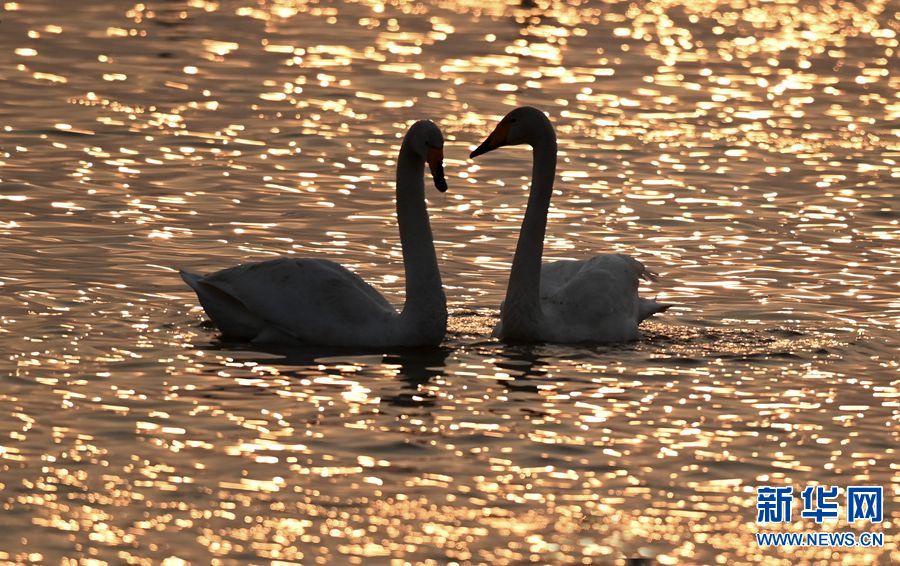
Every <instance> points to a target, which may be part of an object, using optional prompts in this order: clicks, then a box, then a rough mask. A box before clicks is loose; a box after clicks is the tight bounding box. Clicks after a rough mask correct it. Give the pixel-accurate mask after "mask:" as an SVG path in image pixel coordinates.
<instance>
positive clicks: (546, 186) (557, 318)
mask: <svg viewBox="0 0 900 566" xmlns="http://www.w3.org/2000/svg"><path fill="white" fill-rule="evenodd" d="M518 144H528V145H530V146H531V147H532V149H533V153H534V163H533V169H532V181H531V192H530V194H529V197H528V208H527V209H526V210H525V219H524V220H523V221H522V229H521V231H520V232H519V243H518V245H517V246H516V254H515V257H514V258H513V264H512V271H511V272H510V274H509V284H508V286H507V289H506V300H505V301H504V302H503V305H502V306H501V307H500V322H499V323H498V324H497V326H496V327H495V328H494V336H495V337H497V338H500V339H503V340H513V341H523V342H556V343H576V342H620V341H626V340H634V339H636V338H637V337H638V336H639V332H638V324H640V322H641V321H642V320H644V319H645V318H647V317H649V316H651V315H653V314H655V313H658V312H661V311H664V310H666V309H667V308H668V307H669V306H671V305H666V304H660V303H657V302H656V301H653V300H648V299H642V298H640V297H639V296H638V282H639V279H641V278H644V279H647V280H652V279H654V278H655V274H653V273H652V272H650V271H648V270H647V269H645V268H644V266H643V265H642V264H641V262H639V261H638V260H636V259H634V258H631V257H628V256H626V255H621V254H609V255H598V256H594V257H592V258H590V259H587V260H583V261H556V262H553V263H548V264H546V265H544V266H543V267H542V266H541V255H542V253H543V250H544V230H545V228H546V226H547V211H548V209H549V208H550V196H551V195H552V194H553V178H554V176H555V174H556V132H555V131H554V130H553V124H551V123H550V120H548V119H547V117H546V116H545V115H544V113H543V112H541V111H540V110H538V109H536V108H531V107H528V106H524V107H521V108H516V109H515V110H513V111H512V112H510V113H509V114H507V115H506V116H505V117H504V118H503V120H501V121H500V123H499V124H497V127H496V128H495V129H494V131H493V132H492V133H491V135H490V136H488V138H487V139H486V140H485V141H484V143H482V144H481V145H480V146H478V148H477V149H476V150H475V151H473V152H472V154H471V155H470V157H473V158H474V157H476V156H478V155H481V154H483V153H487V152H489V151H492V150H494V149H497V148H498V147H503V146H505V145H518Z"/></svg>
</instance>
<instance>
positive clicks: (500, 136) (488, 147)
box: [469, 122, 509, 159]
mask: <svg viewBox="0 0 900 566" xmlns="http://www.w3.org/2000/svg"><path fill="white" fill-rule="evenodd" d="M508 134H509V123H508V122H500V123H499V124H497V127H496V128H494V131H493V132H491V135H489V136H488V137H487V139H486V140H484V142H482V144H481V145H479V146H478V147H477V148H475V151H473V152H472V153H470V154H469V159H474V158H476V157H478V156H479V155H481V154H483V153H487V152H489V151H494V150H495V149H497V148H498V147H503V146H504V145H506V136H507V135H508Z"/></svg>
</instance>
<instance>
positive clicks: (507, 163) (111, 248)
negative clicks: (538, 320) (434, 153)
mask: <svg viewBox="0 0 900 566" xmlns="http://www.w3.org/2000/svg"><path fill="white" fill-rule="evenodd" d="M0 6H2V7H3V9H4V11H3V12H2V13H0V78H2V84H3V88H2V93H0V179H2V182H0V265H2V270H0V373H2V376H0V508H2V515H0V524H2V526H3V529H2V531H0V560H9V561H27V560H33V561H40V560H44V561H47V562H48V563H59V562H60V560H62V559H63V558H65V557H69V558H78V557H85V558H94V559H97V560H101V561H105V562H108V563H123V562H131V563H140V562H152V563H155V562H159V561H160V560H163V559H167V558H168V559H169V560H170V562H171V563H177V562H178V559H181V560H185V561H189V562H193V563H198V564H202V563H208V562H210V561H213V560H222V561H225V562H244V561H255V562H261V561H266V560H281V561H286V562H302V563H309V564H340V563H365V564H370V563H384V562H389V561H390V560H391V559H395V560H399V561H400V562H402V561H404V560H405V561H408V562H411V563H414V562H422V561H430V562H431V563H437V564H444V563H448V562H452V561H456V562H459V563H476V562H490V563H495V564H518V563H528V562H541V563H591V562H595V563H616V562H624V561H625V560H626V559H629V558H640V557H644V558H652V559H654V560H655V561H657V562H658V563H660V564H670V563H705V564H710V563H727V564H735V563H746V562H755V561H758V560H760V559H762V558H764V557H765V558H767V559H769V560H771V561H773V562H782V563H785V564H792V563H794V564H795V563H799V562H811V561H826V562H833V563H840V562H844V563H847V564H863V563H879V562H880V563H889V562H890V561H891V559H893V560H895V561H896V560H898V559H900V554H898V550H897V542H896V539H895V538H893V536H892V534H893V533H896V522H897V521H898V520H900V515H898V510H897V507H896V504H895V503H894V497H893V495H892V494H893V493H895V492H896V491H897V489H898V487H897V486H898V478H900V472H898V470H900V467H898V466H900V464H898V458H897V451H896V446H897V443H898V437H900V435H898V426H897V418H898V389H897V374H898V371H897V369H898V365H900V360H898V344H900V340H898V338H900V335H898V319H900V300H898V290H900V288H898V284H900V281H898V273H900V263H898V258H900V245H898V236H900V225H898V220H900V215H898V212H897V208H898V193H900V165H898V160H900V147H898V142H897V136H898V131H900V130H898V125H897V124H898V118H900V99H898V95H897V92H898V87H900V78H898V75H897V74H896V70H897V60H898V59H897V57H898V53H897V50H898V40H897V31H898V27H900V24H898V17H900V16H898V13H897V8H898V6H897V4H896V3H894V4H892V3H890V2H888V1H886V0H872V1H868V2H836V1H835V2H833V1H826V0H821V1H818V2H817V1H809V2H800V3H797V4H794V3H791V2H765V1H762V0H731V1H721V2H716V1H712V0H709V1H696V2H676V1H673V0H656V1H650V2H635V3H629V2H621V1H616V0H610V1H608V2H580V3H579V2H577V1H575V2H571V3H563V2H549V1H548V0H535V1H534V2H524V3H521V4H520V3H512V2H508V3H507V4H502V3H495V2H474V1H472V2H470V1H459V2H456V1H450V0H447V1H437V2H433V3H429V4H427V5H426V4H420V3H415V2H405V1H403V0H396V1H392V2H389V3H381V2H378V1H368V0H364V1H360V2H351V3H340V2H308V3H307V2H301V1H295V0H220V1H207V0H189V1H178V0H171V1H162V0H156V1H154V0H150V1H147V2H145V3H138V4H132V3H131V2H127V1H101V0H84V1H79V2H72V3H66V4H65V7H63V3H60V2H53V1H51V0H21V1H19V2H5V3H3V4H0ZM520 104H531V105H535V106H539V107H541V108H543V109H545V110H546V111H548V112H549V113H550V115H551V117H552V119H553V120H554V122H555V123H556V126H557V129H558V134H559V138H560V152H561V156H560V163H559V175H558V183H557V193H556V194H555V196H554V201H553V208H552V210H551V218H550V223H549V226H548V234H547V245H546V256H547V257H552V258H575V257H583V256H586V255H589V254H593V253H602V252H611V251H621V252H627V253H629V254H632V255H634V256H636V257H638V258H640V259H641V260H642V261H644V262H645V263H646V264H648V266H650V267H652V268H653V269H655V270H657V271H659V272H660V274H661V276H662V277H661V278H660V279H659V281H657V282H655V283H654V284H653V285H652V286H650V287H647V288H646V289H645V292H647V293H648V294H650V295H651V296H652V295H654V294H658V296H659V297H660V298H661V299H664V300H666V301H670V302H674V303H677V306H676V307H674V308H672V309H671V310H670V311H669V312H667V313H666V314H665V315H663V316H658V317H656V318H655V319H654V320H653V322H652V323H649V324H646V325H645V337H644V339H643V340H641V341H639V342H636V343H633V344H627V345H614V346H603V347H586V346H551V345H543V346H533V347H525V346H508V345H503V344H500V343H497V342H495V341H492V340H490V339H489V338H487V336H488V334H489V329H490V327H491V325H492V324H493V322H494V320H495V318H496V315H497V305H498V304H499V303H500V301H501V300H502V298H503V293H504V291H505V285H506V276H507V273H508V270H509V262H510V260H511V257H512V250H513V247H514V245H515V240H516V237H517V235H518V225H519V222H520V221H521V217H522V212H523V209H524V205H525V200H526V190H527V185H528V180H529V179H528V177H529V176H530V172H531V171H530V157H531V155H530V152H529V151H528V150H514V149H510V150H505V151H501V152H497V153H495V154H491V155H490V156H488V157H485V158H482V159H480V160H479V161H478V162H477V163H476V162H472V161H470V160H468V159H467V155H468V152H469V151H471V149H472V148H473V147H474V146H475V145H476V144H477V143H478V142H480V141H481V140H482V139H483V137H484V136H485V135H486V134H487V133H488V132H489V131H490V129H491V128H492V126H493V124H494V123H495V122H496V120H497V119H499V118H500V117H501V116H502V115H503V114H505V113H506V112H507V111H508V110H510V109H511V108H513V107H514V106H517V105H520ZM425 117H428V118H431V119H433V120H435V121H436V122H438V123H439V124H440V126H441V127H442V129H443V130H444V133H445V136H446V137H447V139H448V143H447V146H446V148H445V154H446V157H447V160H446V169H447V174H448V181H449V184H450V191H449V193H447V195H446V196H441V195H438V194H437V193H435V192H433V191H429V193H430V194H429V204H430V210H431V215H432V225H433V228H434V232H435V239H436V245H437V249H438V254H439V256H440V261H441V266H442V269H443V273H444V282H445V285H446V290H447V294H448V298H449V301H450V308H451V332H450V333H449V336H448V338H447V340H446V341H445V343H444V345H443V347H442V348H440V349H434V350H424V351H405V352H404V351H400V352H352V351H323V350H322V349H309V350H303V349H294V350H291V351H268V352H259V351H254V350H252V349H248V348H247V347H245V346H242V345H240V344H227V343H221V342H220V341H219V340H218V337H217V334H216V332H215V331H214V330H213V329H211V328H209V327H207V326H205V325H204V324H203V320H204V316H203V313H202V311H201V310H200V309H199V307H198V306H197V302H196V298H195V296H194V295H193V294H192V293H191V292H190V291H189V289H188V288H187V287H185V286H184V284H183V283H182V282H181V280H180V279H179V278H178V276H177V274H176V273H175V272H174V271H173V268H176V267H184V268H189V269H192V270H196V271H201V272H203V271H213V270H216V269H219V268H222V267H227V266H230V265H233V264H236V263H238V262H242V261H248V260H259V259H266V258H270V257H274V256H279V255H288V254H298V255H304V256H312V257H331V258H333V259H337V260H339V261H341V262H343V263H345V264H346V265H348V266H349V267H351V268H353V269H354V270H357V271H358V272H359V273H361V274H362V275H363V276H364V277H365V278H366V279H367V280H368V281H370V282H372V283H373V284H374V285H375V286H377V287H378V288H379V289H381V290H382V291H384V292H385V293H386V294H387V296H389V297H390V298H391V299H392V300H394V301H396V302H397V303H400V302H402V300H403V298H402V292H403V278H402V261H401V256H400V248H399V242H398V238H397V234H396V224H395V221H394V218H393V213H394V209H393V207H394V205H393V200H392V199H393V175H394V173H393V171H394V159H395V154H396V151H397V149H398V145H399V140H400V136H401V135H402V134H403V132H404V131H405V129H406V127H407V126H408V125H409V124H410V123H411V122H412V121H414V120H416V119H419V118H425ZM816 482H821V483H823V484H834V485H838V486H841V487H846V486H848V485H855V484H875V485H884V486H886V491H887V496H886V502H885V505H886V510H887V512H886V517H885V522H884V523H883V524H882V525H880V527H879V528H873V529H870V530H879V529H880V530H882V531H883V532H885V533H886V534H887V537H886V543H885V548H883V549H875V550H865V549H853V550H829V549H812V548H801V549H795V550H792V551H790V552H788V551H779V550H772V549H760V548H759V547H757V546H756V544H755V540H754V538H753V533H754V532H756V531H757V526H756V524H755V509H754V506H755V497H756V495H755V489H756V486H758V485H760V484H766V483H769V484H774V485H782V484H790V485H794V486H795V489H796V490H800V489H802V488H803V486H805V485H806V484H809V483H816ZM795 514H797V510H796V509H795ZM867 526H868V525H856V526H852V525H851V526H848V525H846V523H844V522H839V523H838V524H837V525H835V524H831V525H830V526H829V525H828V524H826V526H824V527H819V526H816V525H815V524H814V523H812V522H811V521H802V520H796V521H794V522H792V523H791V524H789V525H785V526H783V527H780V530H794V531H813V530H823V529H824V530H835V529H837V530H847V529H848V528H852V529H853V530H856V531H857V532H858V531H860V530H867V529H866V527H867ZM770 530H779V527H778V526H775V527H772V528H771V529H770ZM400 562H398V563H400Z"/></svg>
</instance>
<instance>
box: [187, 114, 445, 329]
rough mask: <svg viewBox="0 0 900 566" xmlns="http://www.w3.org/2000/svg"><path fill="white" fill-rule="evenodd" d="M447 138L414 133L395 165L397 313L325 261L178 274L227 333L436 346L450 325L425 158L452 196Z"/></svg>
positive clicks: (425, 129)
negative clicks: (401, 278) (402, 296)
mask: <svg viewBox="0 0 900 566" xmlns="http://www.w3.org/2000/svg"><path fill="white" fill-rule="evenodd" d="M443 147H444V138H443V136H442V135H441V131H440V129H438V127H437V126H436V125H435V124H434V123H432V122H429V121H427V120H422V121H419V122H416V123H415V124H413V125H412V127H410V129H409V131H408V132H407V133H406V136H405V137H404V139H403V143H402V145H401V147H400V154H399V157H398V159H397V221H398V224H399V228H400V243H401V245H402V247H403V265H404V270H405V274H406V303H405V304H404V306H403V311H402V312H400V313H398V312H397V311H396V310H394V308H393V307H392V306H391V304H390V303H389V302H388V301H387V300H386V299H385V298H384V297H383V296H381V294H380V293H378V291H376V290H375V289H374V288H372V286H371V285H369V284H368V283H366V282H365V281H363V280H362V279H361V278H360V277H359V276H358V275H356V274H355V273H353V272H352V271H350V270H348V269H347V268H345V267H343V266H342V265H340V264H337V263H335V262H333V261H329V260H326V259H310V258H304V259H293V258H283V259H276V260H271V261H263V262H258V263H248V264H244V265H239V266H237V267H232V268H230V269H225V270H222V271H219V272H216V273H213V274H212V275H207V276H206V277H201V276H198V275H193V274H191V273H187V272H184V271H182V272H181V277H182V278H183V279H184V281H185V282H186V283H187V284H188V285H190V286H191V287H192V288H193V289H194V291H195V292H196V293H197V297H198V298H199V299H200V304H201V305H202V306H203V309H204V310H205V311H206V313H207V314H208V315H209V318H210V319H212V321H213V323H214V324H215V325H216V326H217V327H218V328H219V330H221V331H222V333H223V334H224V335H225V336H227V337H231V338H238V339H243V340H251V341H254V342H290V343H304V344H318V345H328V346H357V347H388V346H430V345H438V344H440V342H441V340H443V338H444V334H445V332H446V329H447V300H446V298H445V296H444V290H443V288H442V286H441V274H440V272H439V271H438V264H437V257H436V255H435V251H434V241H433V239H432V234H431V226H430V224H429V222H428V211H427V209H426V206H425V183H424V180H423V175H422V171H423V168H424V165H425V162H426V161H427V162H428V165H429V166H430V168H431V174H432V176H433V177H434V184H435V187H437V189H438V190H439V191H441V192H444V191H446V190H447V182H446V181H445V180H444V169H443Z"/></svg>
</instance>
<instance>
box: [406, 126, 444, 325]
mask: <svg viewBox="0 0 900 566" xmlns="http://www.w3.org/2000/svg"><path fill="white" fill-rule="evenodd" d="M424 169H425V160H424V158H421V157H419V156H418V155H416V153H415V152H413V151H412V150H410V149H409V147H408V146H407V142H406V140H404V141H403V145H401V147H400V155H399V157H398V159H397V223H398V224H399V228H400V245H401V246H402V248H403V266H404V271H405V275H406V302H405V303H404V305H403V312H402V313H401V314H400V316H401V317H402V318H403V319H404V320H407V321H409V322H410V323H412V324H413V326H417V325H421V324H433V323H434V322H435V321H439V320H444V323H445V324H446V317H447V314H446V313H447V299H446V298H445V297H444V289H443V287H442V286H441V273H440V271H439V270H438V263H437V255H436V254H435V251H434V238H433V236H432V234H431V225H430V224H429V222H428V209H427V208H426V206H425V181H424V176H423V175H424Z"/></svg>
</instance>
